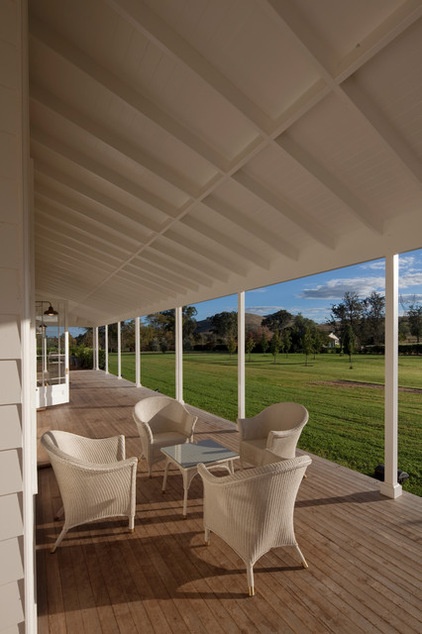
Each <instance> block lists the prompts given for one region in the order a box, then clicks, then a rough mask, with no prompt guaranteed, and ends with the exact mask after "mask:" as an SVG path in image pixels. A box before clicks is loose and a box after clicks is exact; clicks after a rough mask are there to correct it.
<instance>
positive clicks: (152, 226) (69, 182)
mask: <svg viewBox="0 0 422 634" xmlns="http://www.w3.org/2000/svg"><path fill="white" fill-rule="evenodd" d="M34 166H35V177H37V174H41V175H43V176H44V177H45V178H46V179H47V180H49V181H52V182H53V183H55V184H56V185H59V186H60V187H64V188H65V189H66V190H68V191H70V192H72V193H73V195H76V196H77V197H81V198H86V199H87V200H88V201H90V202H94V203H95V204H97V205H99V206H100V207H101V208H106V209H107V210H109V211H111V212H112V213H114V214H116V224H119V222H120V218H119V217H120V216H122V218H125V219H128V220H130V221H132V222H133V223H136V224H139V225H142V227H143V228H144V229H148V230H150V231H151V232H152V233H158V232H159V231H161V229H162V225H161V224H159V223H158V222H154V221H152V220H150V219H149V218H147V217H145V216H144V215H143V214H142V212H141V211H139V210H136V209H132V208H131V207H128V206H127V205H124V204H122V203H120V202H119V201H117V200H115V199H114V198H110V197H109V196H107V195H106V194H103V193H102V192H100V191H98V190H96V189H93V188H92V187H89V186H88V185H86V184H85V183H84V182H82V181H81V180H77V179H75V178H73V177H72V176H69V175H67V174H65V173H64V172H62V171H60V170H58V169H57V168H55V167H54V166H53V165H51V164H50V163H46V162H45V161H43V160H40V159H39V158H36V160H35V161H34ZM152 233H151V234H150V236H149V237H150V238H151V237H152Z"/></svg>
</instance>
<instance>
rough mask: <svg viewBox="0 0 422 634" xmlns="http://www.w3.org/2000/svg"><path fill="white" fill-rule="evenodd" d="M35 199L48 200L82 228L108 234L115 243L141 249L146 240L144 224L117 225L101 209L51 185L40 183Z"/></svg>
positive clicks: (99, 233) (50, 204) (105, 236)
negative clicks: (74, 198) (93, 207)
mask: <svg viewBox="0 0 422 634" xmlns="http://www.w3.org/2000/svg"><path fill="white" fill-rule="evenodd" d="M35 199H36V200H39V201H40V202H41V203H42V202H46V203H47V204H48V205H49V206H50V208H51V209H54V208H55V209H59V210H61V212H62V215H64V216H65V218H66V221H68V222H72V223H73V224H76V225H77V226H78V227H79V228H80V229H83V228H84V229H85V230H86V231H88V232H90V233H92V234H93V235H96V236H102V237H103V238H104V239H106V238H107V236H108V237H109V238H110V239H111V240H112V241H113V244H119V242H121V243H122V246H123V244H125V243H126V244H127V245H129V244H132V248H134V247H135V246H136V248H137V249H139V245H140V244H144V243H145V242H146V236H145V232H144V231H143V230H142V225H138V226H135V227H132V226H129V227H128V226H126V227H125V226H124V225H122V224H120V225H116V221H115V219H114V220H113V218H108V217H107V216H106V214H102V213H101V211H98V210H92V209H88V208H87V207H84V206H83V205H80V204H78V203H77V202H76V201H75V200H73V199H71V198H69V197H67V196H64V195H63V194H58V193H57V192H55V191H54V190H52V189H51V188H49V187H43V186H40V185H39V186H38V187H37V190H36V192H35Z"/></svg>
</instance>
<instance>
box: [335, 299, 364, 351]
mask: <svg viewBox="0 0 422 634" xmlns="http://www.w3.org/2000/svg"><path fill="white" fill-rule="evenodd" d="M363 311H364V303H363V301H362V300H360V299H359V297H358V295H357V294H356V293H351V292H349V291H347V292H346V293H345V294H344V297H343V301H342V302H340V303H339V304H333V305H332V306H331V316H330V321H329V324H330V326H331V328H332V330H333V332H335V334H336V335H337V337H338V338H339V339H340V344H341V347H342V350H344V336H345V332H346V330H347V327H348V326H350V327H351V329H352V332H353V334H354V336H355V338H358V337H359V334H360V329H361V323H362V315H363Z"/></svg>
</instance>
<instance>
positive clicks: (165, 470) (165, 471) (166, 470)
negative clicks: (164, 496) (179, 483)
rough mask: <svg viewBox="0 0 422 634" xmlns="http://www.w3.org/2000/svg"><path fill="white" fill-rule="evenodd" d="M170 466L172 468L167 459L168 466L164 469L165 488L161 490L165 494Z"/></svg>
mask: <svg viewBox="0 0 422 634" xmlns="http://www.w3.org/2000/svg"><path fill="white" fill-rule="evenodd" d="M169 466H170V460H169V459H168V458H166V466H165V467H164V476H163V486H162V488H161V491H162V492H163V493H165V490H166V486H167V473H168V470H169Z"/></svg>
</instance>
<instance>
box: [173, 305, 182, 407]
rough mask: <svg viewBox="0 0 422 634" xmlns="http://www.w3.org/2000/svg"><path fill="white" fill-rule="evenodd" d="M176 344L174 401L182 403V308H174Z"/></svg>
mask: <svg viewBox="0 0 422 634" xmlns="http://www.w3.org/2000/svg"><path fill="white" fill-rule="evenodd" d="M174 339H175V343H176V400H177V401H179V402H180V403H183V402H184V401H183V313H182V307H181V306H178V307H177V308H175V333H174Z"/></svg>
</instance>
